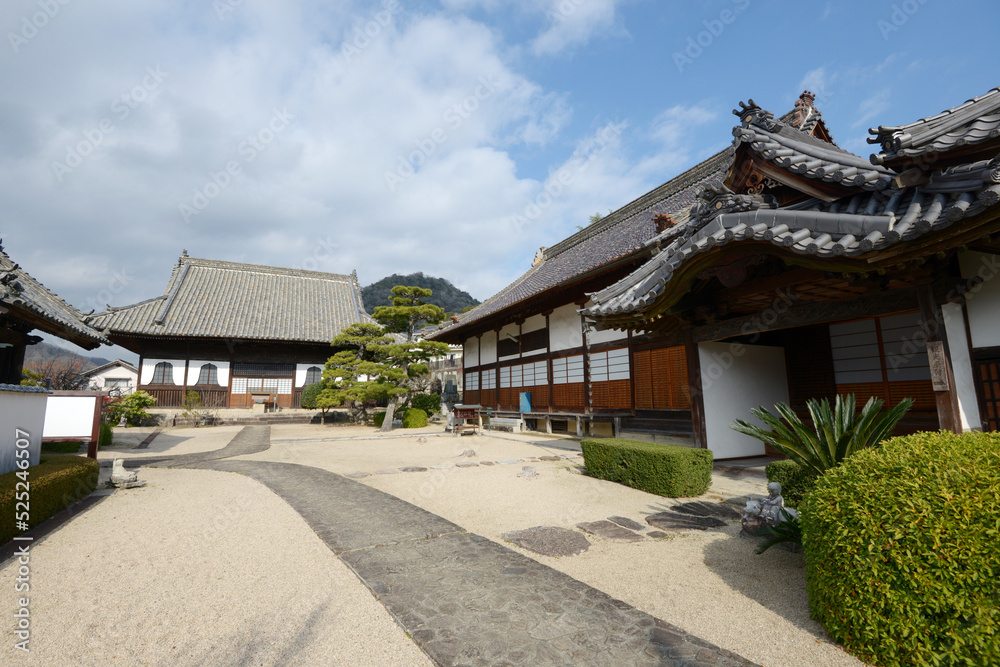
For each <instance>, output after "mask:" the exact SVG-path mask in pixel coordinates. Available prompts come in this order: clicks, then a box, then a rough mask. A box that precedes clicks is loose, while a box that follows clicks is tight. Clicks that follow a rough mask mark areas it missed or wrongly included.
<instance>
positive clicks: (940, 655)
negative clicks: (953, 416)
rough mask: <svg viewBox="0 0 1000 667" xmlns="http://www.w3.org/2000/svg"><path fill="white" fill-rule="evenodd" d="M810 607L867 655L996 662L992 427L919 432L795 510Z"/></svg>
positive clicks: (840, 472) (996, 475) (999, 633)
mask: <svg viewBox="0 0 1000 667" xmlns="http://www.w3.org/2000/svg"><path fill="white" fill-rule="evenodd" d="M801 512H802V533H803V545H804V547H805V557H806V586H807V590H808V594H809V609H810V611H811V612H812V615H813V617H814V618H815V619H816V620H818V621H819V622H820V623H822V624H823V625H824V627H825V628H826V630H827V632H828V633H829V634H830V636H831V637H833V638H834V639H835V640H837V641H838V642H840V643H842V644H843V645H844V646H845V647H846V648H847V649H848V650H850V651H851V652H853V653H854V654H856V655H857V656H858V657H860V658H862V659H863V660H865V661H866V662H872V663H875V664H878V665H881V666H882V667H889V666H891V665H916V664H921V665H941V664H949V665H952V664H962V665H996V664H1000V588H998V586H997V582H998V581H1000V557H998V554H1000V434H995V433H994V434H984V433H967V434H964V435H961V436H959V435H955V434H953V433H948V432H940V433H917V434H914V435H911V436H906V437H902V438H894V439H892V440H888V441H886V442H885V443H883V445H882V446H881V447H880V448H876V449H869V450H865V451H862V452H858V453H857V454H855V455H854V456H852V457H850V458H849V459H847V460H846V461H844V462H843V463H842V464H841V465H840V466H838V467H836V468H834V469H833V470H830V471H828V472H826V473H824V474H823V475H822V476H821V477H820V478H819V479H818V480H817V482H816V486H815V488H814V489H813V490H812V491H810V493H809V495H808V496H807V497H806V500H805V503H803V506H802V508H801Z"/></svg>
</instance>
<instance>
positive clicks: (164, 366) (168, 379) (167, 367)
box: [150, 361, 174, 384]
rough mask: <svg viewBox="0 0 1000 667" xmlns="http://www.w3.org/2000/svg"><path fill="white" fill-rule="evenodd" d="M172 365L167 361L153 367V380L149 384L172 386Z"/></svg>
mask: <svg viewBox="0 0 1000 667" xmlns="http://www.w3.org/2000/svg"><path fill="white" fill-rule="evenodd" d="M173 383H174V365H173V364H172V363H170V362H169V361H161V362H160V363H158V364H156V366H155V367H153V379H152V381H151V382H150V384H173Z"/></svg>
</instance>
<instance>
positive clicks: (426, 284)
mask: <svg viewBox="0 0 1000 667" xmlns="http://www.w3.org/2000/svg"><path fill="white" fill-rule="evenodd" d="M396 285H406V286H408V287H409V286H413V287H423V288H425V289H429V290H433V291H434V294H433V296H431V297H430V298H429V299H427V303H433V304H434V305H435V306H440V307H441V308H444V312H446V313H457V312H459V311H461V310H462V309H463V308H466V307H468V306H477V305H479V302H478V301H476V300H475V299H473V298H472V295H471V294H469V293H468V292H463V291H462V290H460V289H458V288H457V287H455V286H454V285H452V284H451V283H450V282H448V281H447V280H446V279H444V278H434V277H433V276H425V275H424V274H423V273H411V274H410V275H408V276H401V275H399V274H398V273H394V274H392V275H391V276H389V277H387V278H383V279H382V280H380V281H378V282H377V283H373V284H371V285H369V286H368V287H363V288H361V297H362V299H363V300H364V303H365V310H367V311H368V313H369V314H370V313H371V312H372V310H374V309H375V306H391V305H392V303H391V302H390V301H389V297H390V296H391V292H392V288H393V287H395V286H396Z"/></svg>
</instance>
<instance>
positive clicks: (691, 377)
mask: <svg viewBox="0 0 1000 667" xmlns="http://www.w3.org/2000/svg"><path fill="white" fill-rule="evenodd" d="M684 356H685V357H686V359H687V373H688V396H689V398H690V400H691V433H692V438H693V439H694V446H695V447H698V448H700V449H707V448H708V440H707V438H706V437H705V436H706V431H707V426H706V425H705V394H704V389H703V387H702V384H701V357H700V356H699V354H698V343H697V342H696V341H695V339H694V336H693V335H692V331H691V329H688V330H687V331H686V332H685V336H684Z"/></svg>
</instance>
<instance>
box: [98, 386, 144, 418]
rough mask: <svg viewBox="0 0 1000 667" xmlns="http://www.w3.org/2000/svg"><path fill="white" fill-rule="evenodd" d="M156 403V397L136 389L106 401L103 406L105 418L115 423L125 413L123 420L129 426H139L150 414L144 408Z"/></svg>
mask: <svg viewBox="0 0 1000 667" xmlns="http://www.w3.org/2000/svg"><path fill="white" fill-rule="evenodd" d="M155 404H156V399H155V398H153V397H152V396H150V395H149V394H147V393H146V392H144V391H143V390H141V389H138V390H136V391H134V392H132V393H131V394H129V395H128V396H124V397H122V398H119V399H118V400H115V401H112V402H110V403H108V405H107V406H106V407H105V408H104V410H105V412H106V414H107V419H108V421H109V422H111V423H112V424H117V423H118V422H119V421H120V420H121V418H122V415H123V414H124V415H125V422H126V423H127V424H128V425H129V426H139V425H141V424H142V423H143V422H144V421H146V420H148V419H150V414H149V413H148V412H146V408H151V407H153V406H154V405H155Z"/></svg>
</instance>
